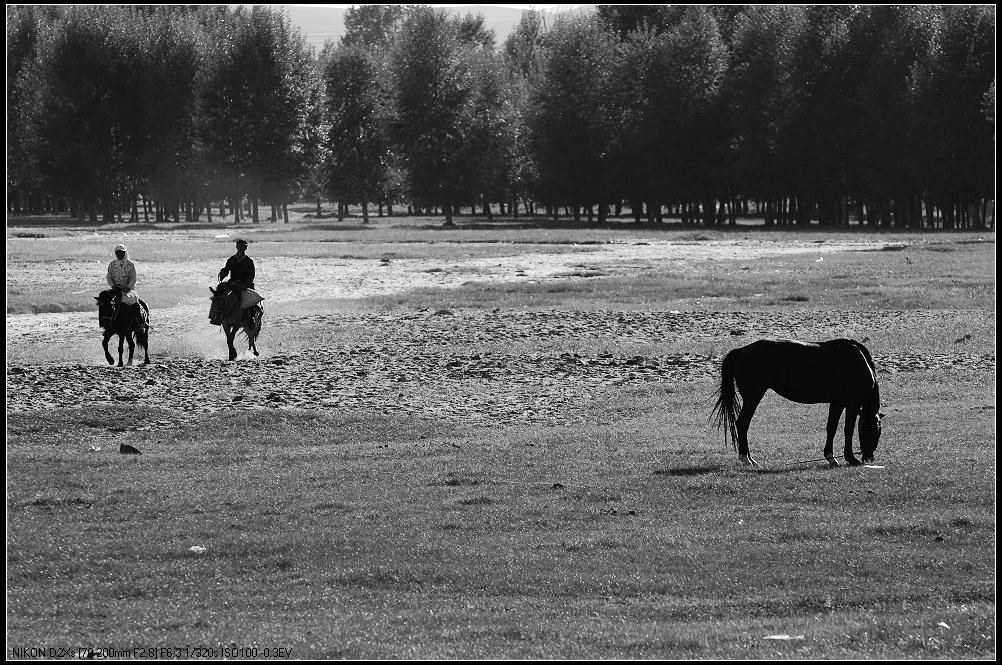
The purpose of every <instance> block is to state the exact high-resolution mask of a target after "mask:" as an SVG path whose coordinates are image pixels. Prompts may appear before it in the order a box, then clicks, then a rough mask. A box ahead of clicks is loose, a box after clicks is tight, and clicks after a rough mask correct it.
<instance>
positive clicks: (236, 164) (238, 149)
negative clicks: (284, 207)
mask: <svg viewBox="0 0 1002 665" xmlns="http://www.w3.org/2000/svg"><path fill="white" fill-rule="evenodd" d="M233 23H234V24H233V26H232V32H231V34H230V38H229V39H226V40H221V43H220V45H219V46H217V47H216V48H215V50H214V52H213V53H212V54H211V61H210V64H209V67H208V69H207V72H206V76H205V79H204V81H203V84H202V86H201V93H200V109H199V136H200V139H201V141H202V142H203V144H204V145H205V148H206V157H207V159H208V160H209V161H210V162H212V163H214V164H215V165H216V168H217V169H218V172H219V173H220V177H221V179H222V180H223V181H226V182H228V183H230V186H231V187H232V188H233V189H235V190H236V192H235V193H238V194H242V193H246V194H249V195H250V197H251V200H252V202H253V220H254V221H255V222H257V221H258V212H257V201H258V199H259V198H262V197H263V198H264V199H265V200H266V201H270V202H272V203H273V204H274V203H280V202H281V203H284V202H285V201H286V200H287V198H288V197H289V196H290V194H291V193H292V192H294V191H296V190H297V189H299V187H300V186H301V185H302V182H303V181H304V180H305V179H306V178H307V177H308V175H309V163H308V159H309V157H310V153H309V149H308V145H309V128H308V123H309V119H310V118H311V116H312V115H313V109H312V107H311V104H312V103H313V102H315V101H316V98H315V95H314V94H313V91H314V90H315V89H316V83H315V80H314V79H315V77H316V72H315V71H314V69H313V65H312V58H311V55H310V52H309V50H308V47H307V46H306V42H305V39H304V38H303V36H302V34H301V33H299V31H298V30H294V29H293V28H292V27H291V25H290V24H289V20H288V18H287V17H286V16H283V15H281V14H279V13H276V12H274V11H272V10H269V9H267V8H265V7H262V6H259V5H256V6H254V7H253V8H251V10H250V13H249V14H248V13H246V12H243V11H240V10H238V11H237V12H236V13H235V16H234V20H233Z"/></svg>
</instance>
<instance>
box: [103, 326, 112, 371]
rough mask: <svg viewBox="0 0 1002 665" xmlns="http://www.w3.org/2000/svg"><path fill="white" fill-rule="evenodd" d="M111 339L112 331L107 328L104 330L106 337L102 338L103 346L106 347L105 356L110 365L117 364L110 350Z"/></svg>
mask: <svg viewBox="0 0 1002 665" xmlns="http://www.w3.org/2000/svg"><path fill="white" fill-rule="evenodd" d="M110 339H111V333H110V332H108V331H107V330H106V331H104V339H102V340H101V346H102V347H103V348H104V357H105V359H106V360H107V361H108V364H109V365H114V364H115V358H114V357H113V356H112V355H111V351H109V350H108V340H110Z"/></svg>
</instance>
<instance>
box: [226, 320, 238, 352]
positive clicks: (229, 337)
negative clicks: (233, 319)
mask: <svg viewBox="0 0 1002 665" xmlns="http://www.w3.org/2000/svg"><path fill="white" fill-rule="evenodd" d="M225 332H226V348H227V349H229V351H230V360H236V359H237V349H236V347H235V346H233V338H234V337H236V336H237V330H236V328H233V329H227V330H226V331H225Z"/></svg>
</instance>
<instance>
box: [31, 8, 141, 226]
mask: <svg viewBox="0 0 1002 665" xmlns="http://www.w3.org/2000/svg"><path fill="white" fill-rule="evenodd" d="M121 11H122V10H120V9H117V8H115V9H113V8H96V7H86V6H83V7H71V8H67V9H66V10H65V13H64V14H63V15H62V16H61V17H60V19H59V20H58V21H56V22H54V23H52V24H50V25H48V26H46V28H45V30H44V38H42V39H40V40H39V42H38V43H39V65H38V69H37V71H36V74H37V76H36V77H35V78H34V80H33V81H32V85H31V99H30V101H28V100H26V103H29V104H30V105H31V106H32V107H33V108H34V111H33V114H32V121H31V127H30V128H28V129H26V132H27V133H28V134H30V135H31V142H32V149H33V153H34V157H35V159H36V160H37V161H36V164H37V169H38V175H39V178H40V179H41V181H42V182H44V183H45V184H46V186H47V187H49V188H50V189H52V190H55V191H59V192H62V193H64V194H65V195H67V196H70V197H73V198H79V199H82V200H84V201H85V202H86V204H87V207H88V208H89V209H90V211H91V218H92V219H96V207H95V206H96V204H97V203H98V202H100V203H101V204H102V207H103V209H104V217H105V221H107V222H110V221H112V219H113V213H114V206H113V202H114V200H115V198H116V197H117V196H118V195H119V194H120V193H121V192H122V191H123V190H124V189H126V188H127V184H126V183H127V181H128V178H129V176H130V175H131V174H132V173H134V172H135V160H136V157H135V156H136V153H137V152H138V148H137V146H138V143H139V141H140V140H141V137H140V136H139V135H138V134H137V127H136V122H135V118H134V116H133V115H132V109H133V108H134V106H135V104H136V103H137V100H136V96H137V94H138V93H137V87H138V86H139V85H140V83H141V81H140V80H139V79H138V78H137V74H138V69H137V65H136V63H137V59H138V57H139V53H140V51H141V47H140V43H139V38H138V37H137V35H136V34H135V33H134V32H132V31H131V30H128V29H126V22H125V21H123V20H121Z"/></svg>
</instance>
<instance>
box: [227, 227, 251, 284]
mask: <svg viewBox="0 0 1002 665" xmlns="http://www.w3.org/2000/svg"><path fill="white" fill-rule="evenodd" d="M246 251H247V241H246V240H242V239H241V240H237V253H236V254H234V255H233V256H231V257H230V258H228V259H226V265H225V266H223V269H222V270H220V271H219V281H220V282H221V281H223V280H224V279H225V278H226V275H227V274H229V276H230V282H237V283H239V285H240V286H242V287H244V288H246V289H253V288H254V261H253V259H251V257H249V256H247V254H246V253H245V252H246Z"/></svg>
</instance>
